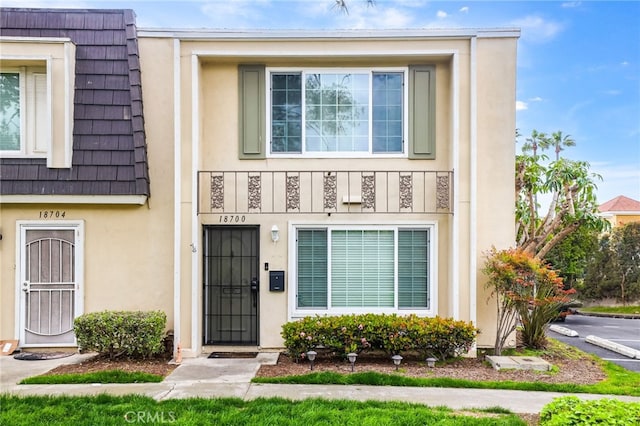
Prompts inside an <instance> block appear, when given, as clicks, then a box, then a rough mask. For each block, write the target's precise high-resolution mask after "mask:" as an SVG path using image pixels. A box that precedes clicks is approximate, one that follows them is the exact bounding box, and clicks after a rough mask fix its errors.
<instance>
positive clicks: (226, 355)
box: [208, 352, 258, 358]
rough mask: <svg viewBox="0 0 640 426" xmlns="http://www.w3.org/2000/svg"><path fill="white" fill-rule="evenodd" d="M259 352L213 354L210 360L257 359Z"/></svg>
mask: <svg viewBox="0 0 640 426" xmlns="http://www.w3.org/2000/svg"><path fill="white" fill-rule="evenodd" d="M256 356H258V352H212V353H211V354H210V355H209V356H208V358H255V357H256Z"/></svg>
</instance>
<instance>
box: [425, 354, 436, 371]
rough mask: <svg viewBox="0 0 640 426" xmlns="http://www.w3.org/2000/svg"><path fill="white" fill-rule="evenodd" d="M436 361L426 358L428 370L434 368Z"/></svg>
mask: <svg viewBox="0 0 640 426" xmlns="http://www.w3.org/2000/svg"><path fill="white" fill-rule="evenodd" d="M436 361H437V359H435V358H433V357H431V358H427V367H429V368H433V367H435V366H436Z"/></svg>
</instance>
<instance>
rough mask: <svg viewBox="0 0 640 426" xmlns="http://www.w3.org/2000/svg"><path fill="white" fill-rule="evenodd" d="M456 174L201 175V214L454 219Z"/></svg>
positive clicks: (448, 172)
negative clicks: (399, 215)
mask: <svg viewBox="0 0 640 426" xmlns="http://www.w3.org/2000/svg"><path fill="white" fill-rule="evenodd" d="M452 202H453V172H451V171H283V172H274V171H200V172H198V214H227V215H232V214H248V213H264V214H267V213H268V214H277V213H287V214H295V213H300V214H312V213H394V214H395V213H414V214H415V213H430V214H451V213H453V206H452Z"/></svg>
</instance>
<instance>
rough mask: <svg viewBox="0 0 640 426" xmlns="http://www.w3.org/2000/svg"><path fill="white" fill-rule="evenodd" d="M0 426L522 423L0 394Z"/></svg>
mask: <svg viewBox="0 0 640 426" xmlns="http://www.w3.org/2000/svg"><path fill="white" fill-rule="evenodd" d="M0 406H1V407H2V410H0V424H2V425H14V426H21V425H25V426H27V425H28V426H31V425H35V424H46V425H65V426H66V425H74V426H84V425H91V426H94V425H124V424H164V423H167V424H175V425H257V426H259V425H274V426H275V425H277V426H287V425H304V426H307V425H316V424H321V425H329V426H330V425H336V426H346V425H357V426H369V425H371V426H374V425H375V426H378V425H381V426H384V425H393V426H396V425H407V426H411V425H416V426H417V425H432V424H437V425H442V426H448V425H469V426H471V425H480V426H482V425H487V426H489V425H505V426H506V425H514V426H515V425H518V426H525V425H526V423H525V422H524V421H523V420H522V419H520V418H519V417H517V416H516V415H514V414H510V413H505V410H502V409H495V410H478V411H473V413H471V412H465V413H456V412H454V411H452V410H450V409H447V408H440V407H437V408H429V407H426V406H424V405H418V404H406V403H400V402H374V401H368V402H357V401H327V400H323V399H307V400H304V401H298V402H294V401H289V400H285V399H281V398H269V399H257V400H254V401H242V400H241V399H232V398H225V399H203V398H190V399H170V400H165V401H160V402H158V401H155V400H154V399H152V398H149V397H144V396H137V395H129V396H108V395H99V396H93V397H88V396H87V397H64V396H61V397H51V396H29V397H19V396H9V395H0Z"/></svg>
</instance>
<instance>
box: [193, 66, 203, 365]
mask: <svg viewBox="0 0 640 426" xmlns="http://www.w3.org/2000/svg"><path fill="white" fill-rule="evenodd" d="M198 71H199V63H198V55H194V54H192V55H191V350H192V355H193V356H197V355H198V354H199V353H200V347H201V346H200V341H199V339H198V330H199V329H200V325H199V324H201V323H200V321H199V320H198V318H200V315H199V312H200V310H199V303H198V289H199V284H198V283H199V281H198V259H199V257H198V240H199V238H198V168H199V164H200V161H199V160H200V155H199V154H200V153H199V150H198V147H199V146H200V119H199V117H200V96H199V93H200V92H199V86H200V82H199V81H198Z"/></svg>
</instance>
